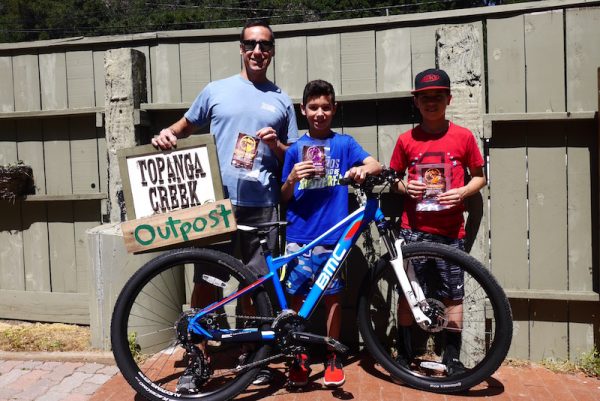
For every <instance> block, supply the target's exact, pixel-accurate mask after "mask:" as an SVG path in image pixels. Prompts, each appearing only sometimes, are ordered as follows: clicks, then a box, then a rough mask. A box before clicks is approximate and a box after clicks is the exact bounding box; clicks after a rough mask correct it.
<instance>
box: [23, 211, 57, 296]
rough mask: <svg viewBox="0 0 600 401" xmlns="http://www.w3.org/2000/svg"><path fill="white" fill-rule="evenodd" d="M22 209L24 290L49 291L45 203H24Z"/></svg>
mask: <svg viewBox="0 0 600 401" xmlns="http://www.w3.org/2000/svg"><path fill="white" fill-rule="evenodd" d="M22 207H23V215H22V225H23V249H24V268H25V289H26V290H27V291H50V290H51V286H50V257H49V255H48V222H47V219H48V215H47V212H46V203H45V202H24V203H23V204H22Z"/></svg>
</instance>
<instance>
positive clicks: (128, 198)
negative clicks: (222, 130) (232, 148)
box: [117, 134, 223, 220]
mask: <svg viewBox="0 0 600 401" xmlns="http://www.w3.org/2000/svg"><path fill="white" fill-rule="evenodd" d="M202 147H205V148H206V151H207V153H208V160H209V165H210V178H211V179H212V185H213V190H214V195H215V199H214V201H219V200H222V199H223V183H222V181H221V172H220V168H219V160H218V156H217V147H216V144H215V138H214V136H213V135H211V134H202V135H193V136H191V137H188V138H184V139H180V140H178V141H177V147H176V148H174V149H170V150H159V149H156V148H155V147H154V146H152V145H142V146H136V147H134V148H127V149H120V150H119V151H117V158H118V160H119V169H120V172H121V181H122V186H123V195H124V198H125V207H126V211H127V219H128V220H132V219H137V218H139V217H140V215H139V213H136V210H135V203H134V197H133V189H132V183H131V176H130V172H129V168H128V163H127V162H128V160H129V159H131V158H137V157H140V158H142V157H144V156H152V155H158V154H162V155H165V156H167V157H168V155H170V154H172V153H174V152H180V151H185V150H188V149H189V150H193V149H195V148H202ZM176 210H182V209H181V208H179V209H176ZM168 212H170V211H168ZM155 214H159V213H155ZM147 216H148V214H146V215H145V216H141V217H147Z"/></svg>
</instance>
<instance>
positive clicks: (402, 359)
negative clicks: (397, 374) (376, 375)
mask: <svg viewBox="0 0 600 401" xmlns="http://www.w3.org/2000/svg"><path fill="white" fill-rule="evenodd" d="M395 361H396V363H397V364H398V365H400V367H401V368H404V369H410V360H409V359H408V358H407V357H406V356H405V355H404V354H402V353H398V356H396V359H395Z"/></svg>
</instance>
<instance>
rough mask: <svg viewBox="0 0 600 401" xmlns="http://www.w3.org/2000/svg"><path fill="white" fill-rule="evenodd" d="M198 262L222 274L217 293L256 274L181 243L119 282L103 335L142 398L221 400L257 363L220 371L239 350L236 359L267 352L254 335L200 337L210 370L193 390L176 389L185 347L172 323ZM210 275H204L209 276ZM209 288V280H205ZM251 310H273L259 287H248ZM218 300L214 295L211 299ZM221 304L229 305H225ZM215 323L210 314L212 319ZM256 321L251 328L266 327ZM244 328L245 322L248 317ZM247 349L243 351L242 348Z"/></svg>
mask: <svg viewBox="0 0 600 401" xmlns="http://www.w3.org/2000/svg"><path fill="white" fill-rule="evenodd" d="M194 266H195V267H196V268H200V269H205V270H202V271H203V272H204V271H206V272H208V274H215V273H214V272H215V271H217V270H215V269H218V272H217V273H218V274H219V276H220V277H223V276H225V280H227V281H226V282H225V281H221V283H225V284H226V287H225V288H222V287H219V288H215V290H214V291H215V295H219V294H220V293H221V292H222V293H223V294H222V297H221V298H224V297H225V296H227V295H228V293H229V292H231V293H233V292H236V291H237V290H238V288H243V287H246V286H247V285H249V284H252V283H253V282H254V281H256V279H257V277H256V275H255V274H254V273H253V272H251V271H250V270H248V268H247V267H246V266H244V265H243V264H242V263H241V262H240V261H239V260H238V259H235V258H234V257H232V256H230V255H228V254H225V253H222V252H219V251H215V250H211V249H201V248H186V249H176V250H172V251H168V252H165V253H164V254H161V255H160V256H158V257H156V258H154V259H152V260H150V261H149V262H147V263H146V264H145V265H144V266H142V267H141V268H140V269H139V270H138V271H137V272H136V273H135V274H134V275H133V276H132V277H131V278H130V279H129V280H128V281H127V283H126V284H125V286H124V287H123V290H122V291H121V293H120V295H119V297H118V299H117V302H116V304H115V308H114V312H113V316H112V322H111V341H112V348H113V354H114V357H115V361H116V363H117V366H118V367H119V369H120V371H121V373H122V374H123V376H124V378H125V379H126V380H127V382H128V383H129V384H130V385H131V386H132V387H133V388H134V389H135V390H136V391H137V392H138V393H139V394H141V395H142V396H144V397H145V398H147V399H148V400H157V401H158V400H163V401H164V400H188V399H189V400H193V399H202V400H206V401H220V400H229V399H231V398H233V397H235V396H236V395H238V394H239V393H240V392H242V391H244V389H246V388H247V387H248V386H249V385H250V383H251V382H252V380H253V379H254V377H255V376H256V374H257V373H258V371H259V369H260V366H252V367H249V368H247V369H246V370H244V371H242V372H236V373H233V372H232V373H230V374H228V373H227V372H228V371H229V370H231V369H232V368H234V367H235V366H236V363H239V361H240V360H241V356H240V355H242V353H243V352H244V351H245V353H244V354H243V355H245V360H244V364H246V363H250V362H254V361H260V360H263V359H265V358H267V357H268V356H269V355H270V353H271V346H270V345H269V344H266V343H262V342H260V343H259V342H255V343H251V344H248V346H247V347H246V348H245V349H244V348H242V346H241V344H240V343H218V342H213V343H214V344H211V342H208V343H207V344H206V348H207V353H208V355H209V357H210V364H211V365H212V368H213V369H214V371H213V376H211V378H209V379H208V380H207V381H206V382H204V383H203V386H202V387H201V388H200V391H199V392H197V393H188V392H183V391H179V390H177V381H178V380H179V377H180V376H181V375H182V374H183V372H184V371H185V368H186V367H187V365H186V357H185V355H184V354H185V350H184V349H183V348H182V347H181V345H178V343H177V330H176V327H177V324H178V323H177V322H178V321H179V319H180V317H181V316H182V314H181V313H182V311H183V310H184V309H185V305H186V304H187V302H188V299H189V296H190V293H191V288H192V286H193V278H192V277H193V269H194ZM211 277H212V276H211ZM211 288H212V287H211ZM251 296H252V302H253V305H254V308H255V310H256V316H263V317H272V316H273V309H272V306H271V302H270V299H269V297H268V295H267V293H266V291H265V290H264V289H263V288H262V287H257V288H256V289H254V290H253V291H252V292H251ZM217 300H218V299H217ZM235 303H236V301H233V302H231V303H228V304H227V305H228V306H224V309H223V310H224V311H225V312H227V311H231V310H232V309H233V308H237V311H234V314H236V313H237V314H239V312H240V308H241V303H239V304H238V305H236V304H235ZM228 308H229V309H228ZM239 320H240V319H239V318H231V317H229V318H227V317H226V315H225V314H223V315H222V316H221V317H219V318H218V324H220V325H227V327H228V328H235V327H234V326H236V325H241V323H240V322H239ZM215 321H216V322H217V318H215ZM268 325H269V323H264V321H262V323H261V321H260V320H257V321H256V322H254V326H253V327H261V328H266V327H268ZM244 327H248V322H246V325H245V326H244ZM248 350H250V351H249V352H248Z"/></svg>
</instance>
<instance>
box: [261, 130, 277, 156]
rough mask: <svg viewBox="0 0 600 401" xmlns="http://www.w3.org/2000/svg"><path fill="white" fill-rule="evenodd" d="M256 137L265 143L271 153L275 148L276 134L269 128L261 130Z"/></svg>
mask: <svg viewBox="0 0 600 401" xmlns="http://www.w3.org/2000/svg"><path fill="white" fill-rule="evenodd" d="M256 137H257V138H259V139H260V140H261V141H263V142H264V143H265V145H267V146H268V147H269V149H271V150H272V151H275V149H276V148H277V142H278V141H279V138H277V132H276V131H275V130H274V129H273V128H271V127H265V128H261V129H260V130H258V131H257V132H256Z"/></svg>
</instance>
